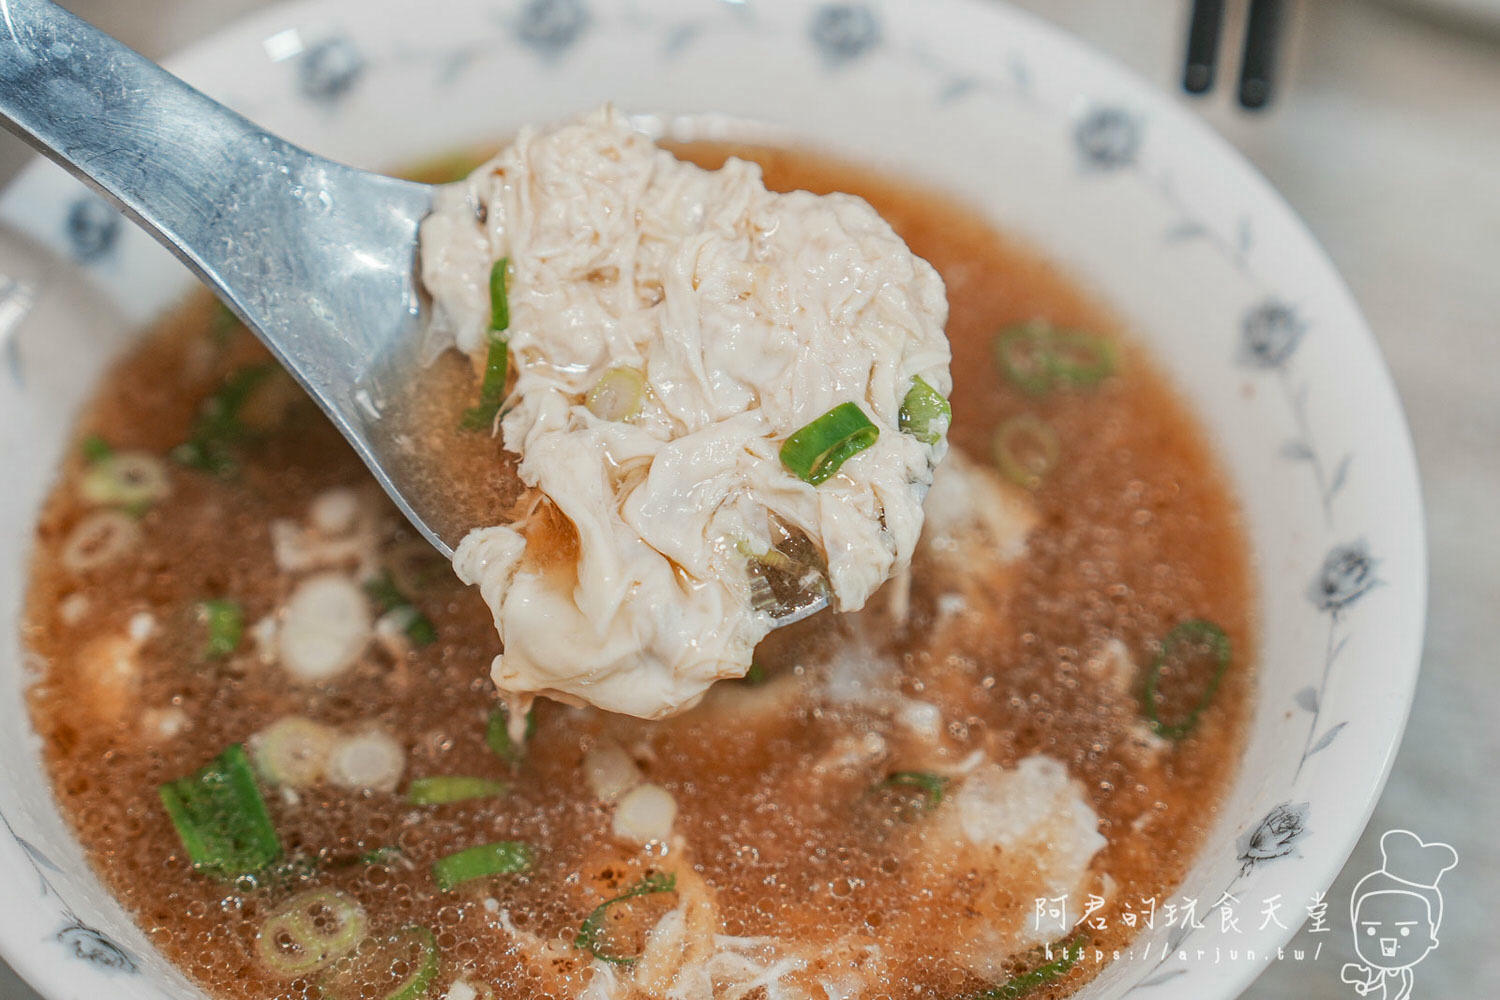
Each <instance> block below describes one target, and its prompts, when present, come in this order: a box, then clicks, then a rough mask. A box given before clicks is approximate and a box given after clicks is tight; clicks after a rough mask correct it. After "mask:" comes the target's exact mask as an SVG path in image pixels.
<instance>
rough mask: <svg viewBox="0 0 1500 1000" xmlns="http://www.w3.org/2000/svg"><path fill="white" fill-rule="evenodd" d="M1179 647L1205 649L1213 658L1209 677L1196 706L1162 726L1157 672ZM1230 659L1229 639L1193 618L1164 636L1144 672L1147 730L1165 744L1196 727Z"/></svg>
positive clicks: (1231, 651) (1221, 632) (1200, 619)
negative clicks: (1184, 645) (1196, 644)
mask: <svg viewBox="0 0 1500 1000" xmlns="http://www.w3.org/2000/svg"><path fill="white" fill-rule="evenodd" d="M1183 643H1200V644H1203V645H1206V646H1207V647H1208V651H1209V653H1210V655H1212V656H1213V674H1212V675H1211V676H1210V677H1209V679H1208V687H1207V688H1206V689H1205V690H1204V692H1203V695H1202V697H1200V698H1199V699H1198V703H1197V704H1196V705H1194V706H1193V708H1192V710H1191V711H1190V712H1188V714H1187V715H1186V716H1185V717H1184V718H1183V719H1181V720H1180V721H1178V722H1164V721H1162V718H1161V715H1160V709H1159V706H1158V705H1157V701H1158V699H1157V686H1158V684H1159V683H1160V681H1161V671H1162V668H1163V667H1164V666H1165V665H1166V662H1167V658H1168V657H1169V656H1171V655H1172V653H1173V652H1174V651H1175V650H1176V649H1177V647H1178V646H1180V645H1182V644H1183ZM1232 658H1233V647H1232V646H1231V644H1230V641H1229V636H1228V635H1226V634H1225V632H1224V630H1223V629H1221V628H1220V627H1219V626H1217V625H1215V624H1214V623H1213V622H1211V621H1206V620H1204V619H1202V618H1194V619H1190V620H1189V621H1185V622H1183V623H1182V624H1180V625H1178V626H1176V627H1175V628H1173V629H1172V630H1171V631H1170V632H1168V633H1167V635H1166V638H1164V639H1162V642H1161V652H1159V653H1157V654H1156V659H1155V660H1153V661H1152V663H1151V667H1150V669H1149V670H1147V671H1146V688H1145V692H1144V695H1143V697H1142V702H1143V705H1144V709H1145V713H1146V718H1148V719H1150V720H1151V728H1152V729H1153V730H1154V731H1155V732H1156V733H1157V735H1159V736H1164V737H1166V738H1167V739H1169V740H1180V739H1182V738H1183V737H1184V736H1186V735H1187V734H1188V733H1190V732H1192V731H1193V728H1194V727H1195V726H1197V725H1198V717H1199V716H1200V715H1202V714H1203V712H1204V710H1206V709H1207V708H1208V706H1209V703H1210V702H1212V701H1213V698H1214V693H1215V692H1217V691H1218V690H1219V682H1220V681H1222V680H1223V679H1224V672H1225V671H1226V670H1228V669H1229V662H1230V660H1231V659H1232Z"/></svg>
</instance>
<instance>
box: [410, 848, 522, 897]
mask: <svg viewBox="0 0 1500 1000" xmlns="http://www.w3.org/2000/svg"><path fill="white" fill-rule="evenodd" d="M533 857H534V854H533V852H532V850H531V845H530V844H528V843H526V842H524V841H520V840H500V841H496V842H495V843H493V844H480V845H479V846H478V847H470V848H468V849H467V850H462V851H459V852H458V853H457V854H450V855H448V856H447V857H444V858H438V859H437V860H436V861H434V862H433V863H432V877H433V878H434V879H436V880H437V886H438V888H439V889H440V890H442V891H443V892H451V891H452V890H454V889H456V888H458V887H459V886H461V885H463V884H464V883H465V882H472V881H474V880H475V879H479V878H487V877H489V876H491V875H519V874H522V873H524V872H529V871H531V864H532V859H533Z"/></svg>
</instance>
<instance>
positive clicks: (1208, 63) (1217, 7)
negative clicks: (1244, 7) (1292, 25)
mask: <svg viewBox="0 0 1500 1000" xmlns="http://www.w3.org/2000/svg"><path fill="white" fill-rule="evenodd" d="M1281 2H1282V0H1250V9H1249V12H1248V14H1247V16H1246V19H1245V47H1244V51H1243V53H1242V54H1241V56H1240V80H1239V87H1238V91H1237V94H1238V97H1239V102H1240V107H1242V108H1245V109H1247V110H1250V111H1259V110H1261V109H1262V108H1265V107H1266V106H1267V105H1268V104H1270V103H1271V97H1272V95H1273V94H1274V92H1275V87H1274V79H1275V72H1276V47H1277V43H1278V41H1279V39H1280V36H1281ZM1223 28H1224V0H1193V11H1192V15H1191V17H1190V18H1189V20H1188V37H1187V58H1186V62H1185V65H1184V67H1183V71H1182V89H1183V90H1186V91H1187V92H1188V93H1189V94H1206V93H1208V92H1209V91H1211V90H1212V89H1213V86H1214V76H1215V73H1216V67H1217V64H1218V58H1219V36H1220V35H1221V34H1222V33H1223Z"/></svg>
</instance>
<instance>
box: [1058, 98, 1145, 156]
mask: <svg viewBox="0 0 1500 1000" xmlns="http://www.w3.org/2000/svg"><path fill="white" fill-rule="evenodd" d="M1073 141H1074V143H1075V144H1076V145H1077V146H1078V153H1079V155H1080V156H1082V157H1083V162H1084V165H1085V166H1088V167H1092V168H1095V169H1098V170H1118V169H1120V168H1121V167H1128V166H1130V165H1131V164H1133V163H1135V158H1136V154H1137V153H1138V152H1139V151H1140V146H1141V123H1140V121H1139V120H1138V119H1137V118H1136V117H1135V115H1132V114H1131V113H1130V112H1128V111H1126V110H1124V109H1123V108H1114V107H1099V108H1093V109H1091V110H1090V111H1089V112H1088V113H1087V114H1085V115H1084V116H1083V117H1082V118H1081V119H1079V122H1078V124H1077V126H1075V127H1074V129H1073Z"/></svg>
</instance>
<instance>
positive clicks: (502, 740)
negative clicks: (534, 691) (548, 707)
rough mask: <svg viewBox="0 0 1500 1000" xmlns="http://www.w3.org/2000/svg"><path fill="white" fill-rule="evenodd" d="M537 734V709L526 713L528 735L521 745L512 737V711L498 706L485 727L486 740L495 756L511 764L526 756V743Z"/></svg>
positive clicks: (517, 762)
mask: <svg viewBox="0 0 1500 1000" xmlns="http://www.w3.org/2000/svg"><path fill="white" fill-rule="evenodd" d="M535 735H536V710H535V709H532V710H530V711H528V712H527V713H526V735H525V737H524V738H523V740H522V742H521V744H520V745H519V746H517V745H516V743H515V741H514V740H512V739H511V738H510V713H508V712H507V711H506V710H505V709H504V708H497V709H495V710H494V711H492V712H491V713H490V718H489V722H488V723H486V724H485V727H484V742H485V744H486V745H487V746H488V747H489V748H490V749H491V750H493V751H494V752H495V756H497V757H499V758H501V759H502V760H505V761H507V762H508V763H511V764H519V763H520V762H521V758H522V757H525V756H526V744H527V743H530V742H531V738H532V737H533V736H535Z"/></svg>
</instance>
